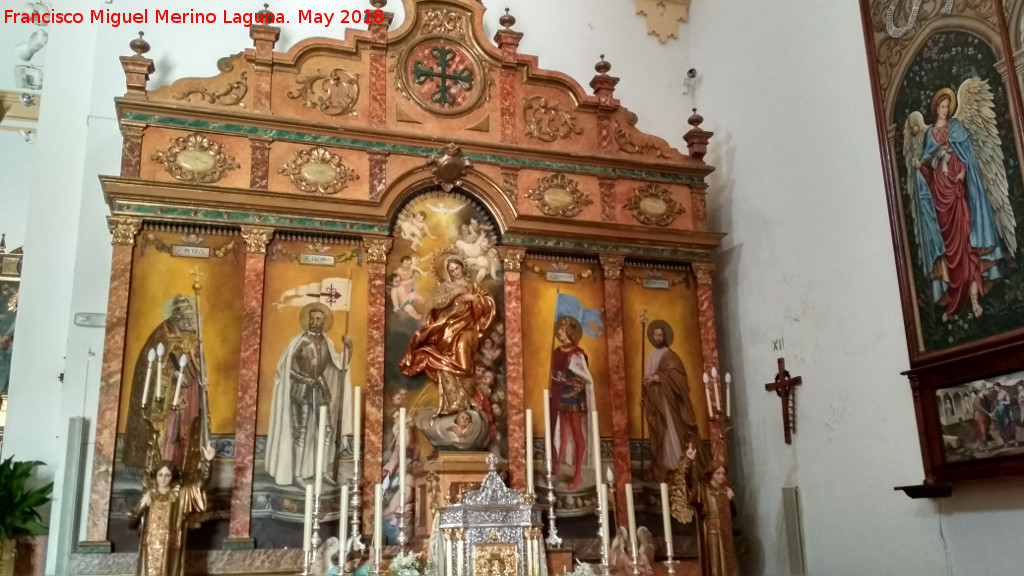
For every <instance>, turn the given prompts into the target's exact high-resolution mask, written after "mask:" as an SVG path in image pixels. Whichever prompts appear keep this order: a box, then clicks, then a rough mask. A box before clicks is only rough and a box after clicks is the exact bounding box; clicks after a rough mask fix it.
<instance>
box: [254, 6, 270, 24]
mask: <svg viewBox="0 0 1024 576" xmlns="http://www.w3.org/2000/svg"><path fill="white" fill-rule="evenodd" d="M256 22H257V23H259V24H263V25H270V24H273V23H274V13H273V12H271V11H270V4H264V5H263V10H260V11H259V12H257V13H256Z"/></svg>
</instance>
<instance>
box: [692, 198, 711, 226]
mask: <svg viewBox="0 0 1024 576" xmlns="http://www.w3.org/2000/svg"><path fill="white" fill-rule="evenodd" d="M707 192H708V191H707V190H705V189H703V188H694V189H692V190H691V192H690V198H691V202H693V228H694V230H707V229H708V206H707Z"/></svg>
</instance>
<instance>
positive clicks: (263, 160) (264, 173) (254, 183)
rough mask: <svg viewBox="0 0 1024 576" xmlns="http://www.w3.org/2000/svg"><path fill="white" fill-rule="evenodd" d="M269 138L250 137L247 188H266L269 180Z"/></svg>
mask: <svg viewBox="0 0 1024 576" xmlns="http://www.w3.org/2000/svg"><path fill="white" fill-rule="evenodd" d="M270 142H271V141H270V140H264V139H262V138H252V139H251V140H249V145H250V147H251V148H252V166H251V168H250V170H251V171H250V172H249V188H256V189H257V190H266V189H267V187H268V186H269V180H270Z"/></svg>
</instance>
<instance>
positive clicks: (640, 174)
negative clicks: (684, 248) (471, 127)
mask: <svg viewBox="0 0 1024 576" xmlns="http://www.w3.org/2000/svg"><path fill="white" fill-rule="evenodd" d="M124 120H126V121H130V122H140V123H145V124H152V125H156V126H165V127H169V128H187V129H190V130H216V131H219V132H227V133H229V134H237V135H244V136H258V137H262V138H274V139H276V140H292V141H296V142H306V143H310V144H326V145H329V146H340V147H344V148H355V149H357V150H364V151H367V152H378V153H387V152H393V153H396V154H408V155H410V156H430V155H431V154H436V153H437V152H438V149H437V148H427V147H423V146H405V145H402V144H391V143H388V142H372V141H369V140H353V139H351V138H341V137H338V136H324V135H320V134H306V133H304V132H294V131H291V130H273V129H269V128H259V127H257V126H243V125H239V124H225V123H223V122H207V121H205V120H189V119H186V118H176V117H174V116H159V115H156V114H143V113H140V112H128V113H126V114H125V116H124ZM464 156H465V157H466V158H469V159H470V160H473V161H476V162H482V163H485V164H503V165H507V166H518V167H520V168H538V169H545V170H566V171H570V172H582V173H584V174H594V175H597V176H612V177H619V178H636V179H641V180H650V179H654V180H663V181H667V182H673V183H678V184H696V185H703V184H704V179H703V178H697V177H694V176H684V175H682V174H669V173H667V172H658V171H656V170H632V169H624V168H606V167H603V166H588V165H585V164H571V163H568V162H549V161H546V160H530V159H525V158H512V157H509V156H497V155H494V154H464Z"/></svg>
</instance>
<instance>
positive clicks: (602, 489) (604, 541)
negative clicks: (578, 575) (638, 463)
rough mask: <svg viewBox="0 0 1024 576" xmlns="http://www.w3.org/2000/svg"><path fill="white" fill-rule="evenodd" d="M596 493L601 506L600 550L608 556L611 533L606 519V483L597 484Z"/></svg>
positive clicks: (607, 496)
mask: <svg viewBox="0 0 1024 576" xmlns="http://www.w3.org/2000/svg"><path fill="white" fill-rule="evenodd" d="M598 494H600V496H601V499H600V506H601V550H602V552H604V555H605V557H606V558H607V557H608V552H609V550H608V535H609V534H610V533H611V528H612V527H611V525H610V524H609V520H608V498H609V494H608V485H606V484H604V483H603V482H602V483H601V484H600V485H599V486H598Z"/></svg>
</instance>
